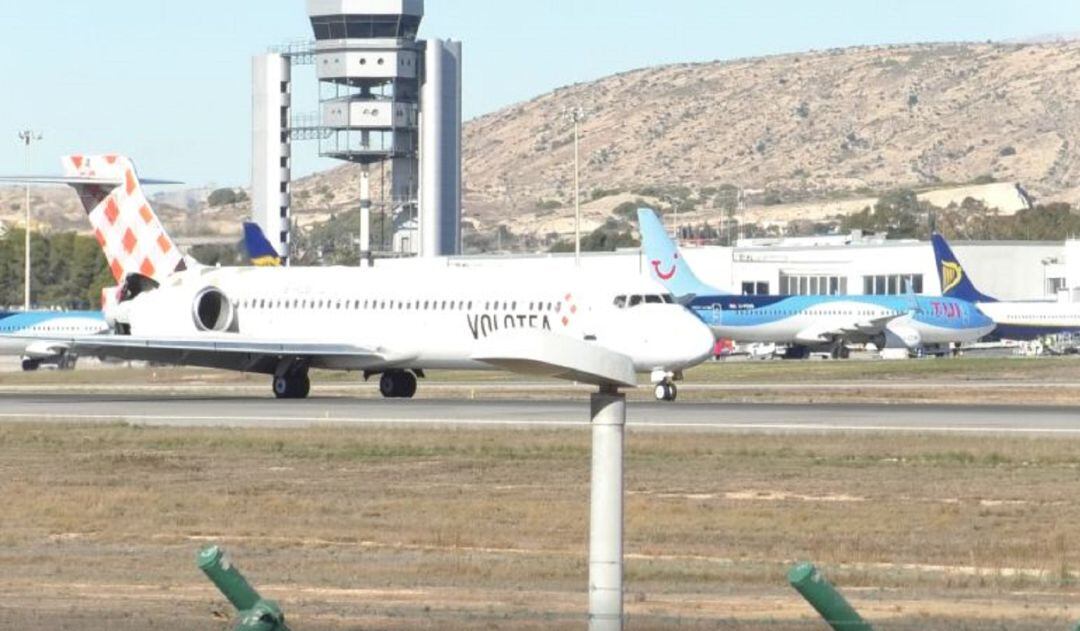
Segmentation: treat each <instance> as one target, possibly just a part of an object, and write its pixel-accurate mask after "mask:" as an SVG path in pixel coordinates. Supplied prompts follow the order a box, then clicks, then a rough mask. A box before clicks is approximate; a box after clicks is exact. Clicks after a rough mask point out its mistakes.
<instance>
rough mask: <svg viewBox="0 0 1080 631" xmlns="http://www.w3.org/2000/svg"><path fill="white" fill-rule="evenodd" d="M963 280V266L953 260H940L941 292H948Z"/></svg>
mask: <svg viewBox="0 0 1080 631" xmlns="http://www.w3.org/2000/svg"><path fill="white" fill-rule="evenodd" d="M962 280H964V268H963V267H960V264H959V263H957V262H955V261H942V262H941V282H942V287H941V293H943V294H944V293H948V292H949V291H951V290H953V289H955V288H956V286H957V285H959V284H960V281H962Z"/></svg>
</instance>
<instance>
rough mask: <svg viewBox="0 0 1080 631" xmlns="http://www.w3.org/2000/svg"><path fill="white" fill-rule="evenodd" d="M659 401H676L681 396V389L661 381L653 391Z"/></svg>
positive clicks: (668, 382)
mask: <svg viewBox="0 0 1080 631" xmlns="http://www.w3.org/2000/svg"><path fill="white" fill-rule="evenodd" d="M653 394H654V395H655V396H656V400H657V401H674V400H675V399H676V398H677V397H678V396H679V389H678V388H677V387H676V386H675V384H674V383H672V382H670V381H661V382H660V383H658V384H656V388H655V389H654V390H653Z"/></svg>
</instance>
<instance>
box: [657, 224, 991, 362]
mask: <svg viewBox="0 0 1080 631" xmlns="http://www.w3.org/2000/svg"><path fill="white" fill-rule="evenodd" d="M638 221H639V223H640V228H641V239H642V247H643V250H644V253H645V258H646V262H647V263H648V265H649V267H650V270H651V273H652V275H653V277H654V278H656V279H657V280H658V281H660V282H661V283H663V284H664V286H665V287H667V289H668V290H669V291H671V292H672V293H673V294H674V295H675V296H677V297H678V299H679V301H680V302H682V303H683V304H685V305H686V306H688V307H689V308H690V309H691V310H692V311H693V312H694V313H696V314H697V316H698V317H699V318H701V320H702V321H703V322H705V324H708V325H709V327H710V328H711V329H712V331H713V334H714V335H715V336H716V337H717V338H718V339H730V340H734V341H735V342H739V343H749V342H762V343H773V344H783V345H786V346H788V347H789V353H788V355H787V356H788V357H793V358H794V357H806V356H807V355H808V354H809V353H810V352H811V351H816V350H824V351H828V352H830V353H831V355H832V356H833V357H834V358H843V357H846V356H847V355H848V351H847V346H846V344H865V343H872V344H874V346H876V347H878V348H879V349H881V348H886V347H893V348H895V347H898V346H902V347H906V348H908V349H909V350H918V349H922V348H926V347H941V346H943V345H948V344H954V343H970V342H976V341H978V340H979V339H981V338H982V337H984V336H985V335H986V334H988V333H989V332H990V331H992V330H993V328H994V323H993V321H991V320H990V319H989V318H988V317H986V316H985V315H983V313H981V312H980V311H979V310H978V309H976V308H975V306H974V305H973V304H971V303H970V302H967V301H964V300H958V299H956V298H945V297H928V296H916V295H914V294H910V295H906V296H865V295H844V296H739V295H735V294H733V293H732V292H725V291H721V290H719V289H716V288H715V287H711V286H709V285H706V284H704V283H702V282H701V281H700V280H698V278H697V276H696V275H695V274H694V272H693V270H691V269H690V266H689V265H688V264H687V262H686V260H685V259H684V258H683V257H682V254H681V253H680V252H679V250H678V247H677V246H676V245H675V243H674V242H673V241H672V240H671V238H670V237H669V236H668V234H667V231H666V230H665V229H664V226H663V224H662V223H660V220H659V218H657V216H656V214H655V213H654V212H653V211H652V210H650V209H646V208H642V209H640V210H638Z"/></svg>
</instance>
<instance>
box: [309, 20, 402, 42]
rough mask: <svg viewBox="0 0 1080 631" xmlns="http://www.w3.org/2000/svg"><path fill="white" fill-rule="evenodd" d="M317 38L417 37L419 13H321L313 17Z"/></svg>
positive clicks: (312, 22) (313, 27)
mask: <svg viewBox="0 0 1080 631" xmlns="http://www.w3.org/2000/svg"><path fill="white" fill-rule="evenodd" d="M311 28H312V29H313V30H314V32H315V39H317V40H323V39H369V38H408V39H411V38H415V37H416V34H417V32H418V31H419V30H420V16H418V15H320V16H316V17H313V18H311Z"/></svg>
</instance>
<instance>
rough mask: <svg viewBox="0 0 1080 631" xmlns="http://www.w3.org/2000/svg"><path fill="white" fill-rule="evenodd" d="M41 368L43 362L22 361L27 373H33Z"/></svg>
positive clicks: (35, 360)
mask: <svg viewBox="0 0 1080 631" xmlns="http://www.w3.org/2000/svg"><path fill="white" fill-rule="evenodd" d="M38 368H41V361H40V360H37V359H24V360H22V369H23V370H24V371H26V372H33V371H35V370H37V369H38Z"/></svg>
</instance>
